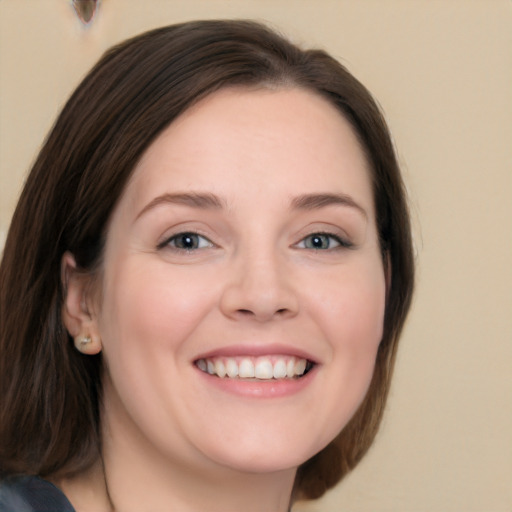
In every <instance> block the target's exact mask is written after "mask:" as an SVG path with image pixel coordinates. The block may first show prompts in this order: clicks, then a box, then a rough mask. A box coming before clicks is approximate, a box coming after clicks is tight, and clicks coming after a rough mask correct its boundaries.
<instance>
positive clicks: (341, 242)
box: [157, 231, 354, 252]
mask: <svg viewBox="0 0 512 512" xmlns="http://www.w3.org/2000/svg"><path fill="white" fill-rule="evenodd" d="M315 237H316V238H317V239H323V240H324V241H325V240H327V241H328V246H327V247H325V248H323V247H307V245H306V240H308V239H314V238H315ZM180 238H181V239H182V240H181V241H182V242H183V241H185V239H186V238H188V239H189V242H190V241H191V239H194V240H196V244H197V247H177V246H176V241H177V240H179V239H180ZM201 240H202V241H203V242H201ZM332 240H334V242H335V244H336V245H334V247H331V245H332V242H331V241H332ZM205 242H206V244H205ZM201 243H202V244H203V245H202V246H201ZM313 243H314V242H313ZM301 244H302V245H301ZM192 245H195V244H194V243H192ZM353 245H354V244H353V243H352V242H350V241H349V240H346V239H344V238H342V237H340V236H338V235H334V234H333V233H327V232H316V233H311V234H310V235H307V236H306V237H304V238H303V239H302V240H300V242H299V243H298V244H296V245H295V246H296V247H299V248H303V249H308V250H312V251H328V250H331V251H332V250H336V249H350V248H351V247H353ZM213 246H214V244H213V242H211V241H210V240H209V239H208V238H206V237H205V236H202V235H200V234H198V233H194V232H192V231H184V232H182V233H176V234H175V235H172V236H171V237H169V238H166V239H165V240H164V241H163V242H161V243H160V244H158V247H157V248H158V249H163V248H165V247H170V248H171V249H173V250H176V251H184V252H192V251H195V250H198V249H207V248H210V247H213Z"/></svg>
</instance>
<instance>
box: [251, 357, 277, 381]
mask: <svg viewBox="0 0 512 512" xmlns="http://www.w3.org/2000/svg"><path fill="white" fill-rule="evenodd" d="M254 376H255V377H256V378H257V379H271V378H272V377H273V376H274V368H273V366H272V363H271V362H270V359H266V358H263V357H260V358H259V359H258V360H257V361H256V366H255V367H254Z"/></svg>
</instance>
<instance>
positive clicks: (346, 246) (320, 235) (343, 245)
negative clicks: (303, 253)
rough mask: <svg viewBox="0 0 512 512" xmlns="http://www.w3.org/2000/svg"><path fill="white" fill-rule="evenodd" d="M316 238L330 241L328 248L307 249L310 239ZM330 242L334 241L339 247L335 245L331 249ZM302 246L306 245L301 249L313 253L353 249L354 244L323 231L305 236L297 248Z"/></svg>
mask: <svg viewBox="0 0 512 512" xmlns="http://www.w3.org/2000/svg"><path fill="white" fill-rule="evenodd" d="M315 237H316V238H324V239H327V240H329V246H328V247H326V248H321V247H306V240H307V239H308V238H309V239H314V238H315ZM330 240H334V241H335V243H336V244H337V245H335V246H334V247H330V245H331V242H330ZM301 244H304V245H303V247H301V248H304V249H308V250H311V251H329V250H331V251H333V250H337V249H350V248H352V247H353V246H354V244H353V243H352V242H350V241H349V240H346V239H345V238H342V237H340V236H338V235H334V234H333V233H327V232H322V231H319V232H315V233H311V234H310V235H307V236H305V237H304V238H303V239H302V240H301V241H300V242H299V243H298V244H297V246H299V247H300V246H301Z"/></svg>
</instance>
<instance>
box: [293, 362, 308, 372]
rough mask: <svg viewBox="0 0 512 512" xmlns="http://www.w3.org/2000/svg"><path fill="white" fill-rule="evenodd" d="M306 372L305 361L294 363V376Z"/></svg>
mask: <svg viewBox="0 0 512 512" xmlns="http://www.w3.org/2000/svg"><path fill="white" fill-rule="evenodd" d="M305 371H306V360H305V359H299V360H298V361H297V362H296V363H295V375H302V374H303V373H304V372H305Z"/></svg>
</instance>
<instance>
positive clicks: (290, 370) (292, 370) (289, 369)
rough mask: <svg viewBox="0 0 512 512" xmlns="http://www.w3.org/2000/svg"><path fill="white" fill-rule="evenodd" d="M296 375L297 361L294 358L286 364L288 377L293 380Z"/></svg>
mask: <svg viewBox="0 0 512 512" xmlns="http://www.w3.org/2000/svg"><path fill="white" fill-rule="evenodd" d="M294 375H295V359H294V358H293V357H292V358H291V359H288V362H287V363H286V376H287V377H288V378H289V379H291V378H292V377H293V376H294Z"/></svg>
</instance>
